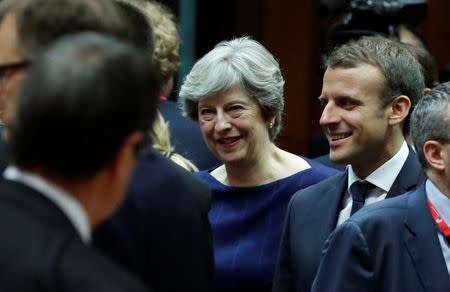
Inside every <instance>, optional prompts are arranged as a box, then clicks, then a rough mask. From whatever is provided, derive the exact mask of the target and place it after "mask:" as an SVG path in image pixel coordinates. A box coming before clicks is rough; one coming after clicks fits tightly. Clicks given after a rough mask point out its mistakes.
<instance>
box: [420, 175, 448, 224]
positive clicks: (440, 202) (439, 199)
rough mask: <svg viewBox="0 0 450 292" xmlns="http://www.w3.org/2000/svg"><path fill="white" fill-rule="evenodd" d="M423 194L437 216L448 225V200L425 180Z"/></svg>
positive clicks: (432, 184)
mask: <svg viewBox="0 0 450 292" xmlns="http://www.w3.org/2000/svg"><path fill="white" fill-rule="evenodd" d="M425 192H426V194H427V198H428V199H429V200H430V201H431V203H432V204H433V206H434V208H436V210H437V211H438V213H439V215H440V216H441V217H442V219H444V221H445V222H447V224H448V223H449V222H450V199H449V198H448V197H447V196H446V195H445V194H443V193H442V192H441V191H440V190H439V189H438V188H437V187H436V185H435V184H434V183H433V182H432V181H431V180H430V179H427V181H426V183H425Z"/></svg>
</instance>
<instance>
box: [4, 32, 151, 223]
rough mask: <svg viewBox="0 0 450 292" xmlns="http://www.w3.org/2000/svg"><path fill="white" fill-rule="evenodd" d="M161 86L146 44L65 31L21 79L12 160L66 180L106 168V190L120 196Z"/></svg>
mask: <svg viewBox="0 0 450 292" xmlns="http://www.w3.org/2000/svg"><path fill="white" fill-rule="evenodd" d="M158 92H159V77H158V74H157V71H156V70H155V68H154V67H153V65H152V62H151V58H150V57H149V56H148V54H145V53H143V51H141V50H137V49H135V48H133V47H131V46H129V45H126V44H124V43H120V42H119V41H117V40H115V39H113V38H110V37H106V36H102V35H100V34H96V33H82V34H79V35H74V36H69V37H65V38H62V39H60V40H59V41H57V42H56V43H55V44H54V45H53V46H51V47H50V50H49V51H48V52H46V53H45V54H44V55H42V57H40V58H39V59H38V60H36V62H34V64H33V65H32V66H31V67H30V68H29V69H28V72H27V74H26V76H25V78H24V80H23V81H22V83H21V86H20V90H19V94H18V96H17V102H16V115H15V117H14V123H12V125H13V126H12V127H11V128H10V151H11V157H12V160H13V163H14V164H15V165H17V167H19V168H20V169H23V170H28V171H31V172H37V173H39V174H41V175H43V176H46V177H51V178H57V180H58V181H61V180H63V181H66V182H67V181H75V182H80V181H89V180H90V179H92V178H98V177H99V174H105V173H106V174H108V178H109V179H110V180H108V181H110V187H105V192H106V193H109V195H110V196H111V199H112V201H115V202H118V198H119V197H121V194H122V193H123V192H124V190H125V186H126V182H127V179H128V175H129V174H130V172H131V170H132V167H133V166H134V163H135V158H136V155H137V154H138V153H137V152H138V150H139V146H140V145H142V143H143V142H144V141H143V139H144V137H146V136H147V135H146V133H147V132H148V131H149V129H150V127H151V125H152V122H153V117H154V114H155V110H156V101H157V94H158ZM105 215H106V214H105Z"/></svg>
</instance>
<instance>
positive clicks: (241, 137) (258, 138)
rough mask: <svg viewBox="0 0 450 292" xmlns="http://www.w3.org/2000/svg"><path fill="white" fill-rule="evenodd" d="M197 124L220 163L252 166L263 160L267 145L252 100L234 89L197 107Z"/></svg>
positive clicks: (264, 126)
mask: <svg viewBox="0 0 450 292" xmlns="http://www.w3.org/2000/svg"><path fill="white" fill-rule="evenodd" d="M198 117H199V124H200V128H201V131H202V134H203V137H204V139H205V141H206V143H207V145H208V147H209V148H210V149H211V151H212V152H213V153H215V155H216V156H217V157H218V158H219V159H220V160H221V161H222V162H223V163H224V164H226V165H227V164H234V163H252V162H254V161H256V160H259V159H264V157H263V156H264V153H265V151H266V150H267V149H268V148H269V147H270V145H271V141H270V139H269V133H268V122H265V121H264V119H263V117H262V114H261V109H260V107H259V105H258V103H257V101H256V100H255V98H253V97H250V96H248V95H246V94H245V93H244V92H243V91H242V90H240V89H239V88H238V87H237V86H233V87H231V88H230V89H228V90H226V91H224V92H222V93H220V94H217V95H213V96H210V97H207V98H205V99H204V100H203V101H201V102H200V103H199V104H198Z"/></svg>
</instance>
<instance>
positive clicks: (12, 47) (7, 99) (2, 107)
mask: <svg viewBox="0 0 450 292" xmlns="http://www.w3.org/2000/svg"><path fill="white" fill-rule="evenodd" d="M23 61H24V60H23V59H22V57H21V56H20V53H19V50H18V48H17V27H16V19H15V16H14V15H13V14H7V15H6V16H5V17H4V18H3V19H2V20H1V22H0V122H1V123H2V124H6V125H8V124H10V123H11V120H12V116H13V113H14V108H15V99H16V95H17V91H18V88H19V84H20V81H21V80H22V78H23V75H24V71H25V70H24V69H25V65H23V66H21V65H20V64H21V63H22V62H23Z"/></svg>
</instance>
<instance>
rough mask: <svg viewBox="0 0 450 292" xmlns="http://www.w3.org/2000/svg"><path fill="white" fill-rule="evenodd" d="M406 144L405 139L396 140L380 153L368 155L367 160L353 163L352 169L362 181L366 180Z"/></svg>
mask: <svg viewBox="0 0 450 292" xmlns="http://www.w3.org/2000/svg"><path fill="white" fill-rule="evenodd" d="M404 142H405V140H404V138H403V137H402V138H401V139H396V140H395V141H393V142H392V143H391V144H390V145H389V144H387V145H386V147H385V148H384V150H383V151H381V152H380V153H378V154H376V153H367V159H365V160H363V161H356V162H354V163H351V166H352V169H353V171H354V172H355V174H356V175H357V176H358V177H359V178H360V179H365V178H366V177H368V176H369V175H370V174H371V173H372V172H374V171H375V170H377V169H378V168H379V167H380V166H382V165H383V164H385V163H386V162H387V161H388V160H390V159H391V158H392V157H394V156H395V155H396V154H397V153H398V152H399V151H400V148H401V147H402V145H403V143H404Z"/></svg>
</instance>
